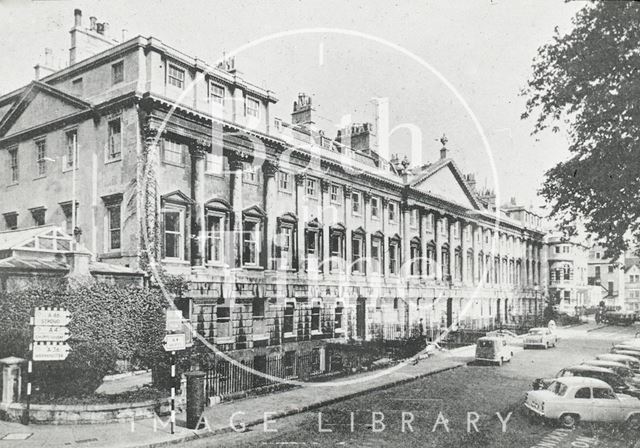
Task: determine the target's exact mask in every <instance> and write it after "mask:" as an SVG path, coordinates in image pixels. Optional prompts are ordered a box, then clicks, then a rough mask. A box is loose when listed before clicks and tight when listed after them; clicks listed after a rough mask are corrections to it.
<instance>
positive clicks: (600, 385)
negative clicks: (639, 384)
mask: <svg viewBox="0 0 640 448" xmlns="http://www.w3.org/2000/svg"><path fill="white" fill-rule="evenodd" d="M524 405H525V407H526V408H527V410H528V411H529V412H530V414H532V415H536V416H539V417H542V418H545V419H551V420H558V421H560V423H561V424H562V425H563V426H565V427H567V428H572V427H574V426H575V425H576V424H577V423H578V422H579V421H585V422H627V423H628V424H629V425H630V426H632V427H633V428H635V429H637V428H638V427H640V400H638V399H636V398H633V397H630V396H629V395H625V394H616V393H615V392H614V390H613V389H612V388H611V386H609V385H608V384H607V383H605V382H604V381H602V380H599V379H596V378H583V377H569V378H558V379H557V380H556V381H554V382H553V383H551V384H550V385H549V387H548V388H547V389H544V390H534V391H529V392H527V398H526V400H525V403H524Z"/></svg>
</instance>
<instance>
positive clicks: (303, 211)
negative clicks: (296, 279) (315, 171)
mask: <svg viewBox="0 0 640 448" xmlns="http://www.w3.org/2000/svg"><path fill="white" fill-rule="evenodd" d="M295 179H296V215H297V216H298V222H297V224H296V225H297V228H296V259H297V260H298V272H304V263H305V258H306V257H305V252H304V250H305V248H304V226H305V221H306V219H307V208H306V207H305V206H304V202H305V191H304V187H305V185H304V184H305V181H306V179H307V176H306V175H305V174H303V173H298V174H296V175H295Z"/></svg>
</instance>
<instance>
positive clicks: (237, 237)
mask: <svg viewBox="0 0 640 448" xmlns="http://www.w3.org/2000/svg"><path fill="white" fill-rule="evenodd" d="M243 162H244V158H243V157H240V156H239V155H237V154H234V155H232V156H230V157H229V171H230V172H231V207H232V208H233V211H232V213H231V214H232V216H231V218H232V220H231V221H232V223H231V231H232V238H229V239H228V240H229V243H230V244H231V245H232V247H231V250H229V251H227V252H226V253H227V254H229V255H230V256H231V257H232V258H231V260H229V261H228V263H229V266H232V267H233V266H235V267H241V266H242V211H243V203H242V168H243Z"/></svg>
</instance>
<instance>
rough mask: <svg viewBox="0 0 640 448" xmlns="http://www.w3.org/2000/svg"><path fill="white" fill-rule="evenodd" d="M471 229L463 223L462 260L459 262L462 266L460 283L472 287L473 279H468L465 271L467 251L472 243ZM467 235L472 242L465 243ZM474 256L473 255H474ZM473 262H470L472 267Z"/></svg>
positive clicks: (466, 267) (467, 267)
mask: <svg viewBox="0 0 640 448" xmlns="http://www.w3.org/2000/svg"><path fill="white" fill-rule="evenodd" d="M472 229H473V227H472V226H471V224H468V223H463V224H462V244H461V247H462V259H461V260H460V262H461V264H462V283H465V284H470V285H473V278H469V276H468V275H467V269H469V266H468V263H467V251H468V250H469V247H470V245H471V244H472V243H473V232H472ZM467 234H468V235H469V238H471V240H472V241H467ZM474 255H475V254H474ZM473 264H474V263H473V260H471V265H472V266H473Z"/></svg>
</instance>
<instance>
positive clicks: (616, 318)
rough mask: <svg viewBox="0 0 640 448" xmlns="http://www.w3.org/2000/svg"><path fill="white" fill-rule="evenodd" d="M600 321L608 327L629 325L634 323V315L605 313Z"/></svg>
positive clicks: (617, 312)
mask: <svg viewBox="0 0 640 448" xmlns="http://www.w3.org/2000/svg"><path fill="white" fill-rule="evenodd" d="M602 321H603V322H606V323H608V324H609V325H631V324H632V323H634V322H635V321H636V315H635V313H626V312H624V311H607V312H606V313H605V314H604V318H603V320H602Z"/></svg>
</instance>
